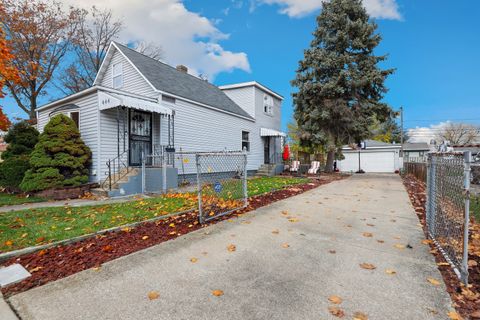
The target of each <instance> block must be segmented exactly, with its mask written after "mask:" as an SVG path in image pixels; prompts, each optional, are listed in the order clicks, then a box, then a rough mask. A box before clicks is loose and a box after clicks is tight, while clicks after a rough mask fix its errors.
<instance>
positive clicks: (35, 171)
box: [20, 114, 92, 192]
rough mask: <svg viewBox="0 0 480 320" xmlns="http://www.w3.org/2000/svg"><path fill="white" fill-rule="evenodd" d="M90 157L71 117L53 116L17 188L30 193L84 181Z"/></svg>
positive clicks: (86, 178)
mask: <svg viewBox="0 0 480 320" xmlns="http://www.w3.org/2000/svg"><path fill="white" fill-rule="evenodd" d="M91 157H92V153H91V152H90V149H89V148H88V146H86V145H85V143H84V142H83V140H82V139H81V138H80V132H79V131H78V129H77V127H76V125H75V123H74V122H73V120H72V119H70V118H69V117H67V116H65V115H63V114H59V115H56V116H54V117H53V118H51V119H50V121H49V122H48V124H47V125H46V126H45V128H44V129H43V133H42V134H41V135H40V139H39V141H38V143H37V145H36V146H35V149H34V150H33V152H32V155H31V157H30V167H31V168H30V169H29V170H28V171H27V172H26V174H25V177H24V178H23V181H22V183H21V184H20V187H21V188H22V190H24V191H26V192H31V191H40V190H45V189H49V188H57V187H66V186H79V185H81V184H84V183H87V182H88V168H89V167H90V164H91Z"/></svg>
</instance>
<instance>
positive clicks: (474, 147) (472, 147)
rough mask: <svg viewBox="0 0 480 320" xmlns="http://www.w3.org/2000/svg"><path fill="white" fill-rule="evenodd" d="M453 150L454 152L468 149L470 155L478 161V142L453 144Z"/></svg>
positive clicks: (479, 154)
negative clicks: (460, 144) (461, 144)
mask: <svg viewBox="0 0 480 320" xmlns="http://www.w3.org/2000/svg"><path fill="white" fill-rule="evenodd" d="M453 151H455V152H465V151H470V152H471V153H472V157H473V158H474V159H475V160H476V161H478V160H479V159H478V158H479V157H480V145H479V144H469V145H464V146H453Z"/></svg>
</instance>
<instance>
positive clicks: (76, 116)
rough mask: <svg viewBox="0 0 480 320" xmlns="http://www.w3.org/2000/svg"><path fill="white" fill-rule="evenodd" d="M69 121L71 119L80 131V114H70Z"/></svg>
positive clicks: (76, 112)
mask: <svg viewBox="0 0 480 320" xmlns="http://www.w3.org/2000/svg"><path fill="white" fill-rule="evenodd" d="M70 119H72V120H73V122H75V125H76V126H77V128H78V129H80V112H78V111H75V112H70Z"/></svg>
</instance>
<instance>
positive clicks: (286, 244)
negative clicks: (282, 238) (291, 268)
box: [282, 243, 290, 249]
mask: <svg viewBox="0 0 480 320" xmlns="http://www.w3.org/2000/svg"><path fill="white" fill-rule="evenodd" d="M282 248H285V249H287V248H290V245H289V244H288V243H284V244H282Z"/></svg>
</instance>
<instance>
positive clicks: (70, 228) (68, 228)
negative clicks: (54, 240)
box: [63, 227, 72, 231]
mask: <svg viewBox="0 0 480 320" xmlns="http://www.w3.org/2000/svg"><path fill="white" fill-rule="evenodd" d="M63 230H65V231H69V230H72V227H67V228H65V229H63Z"/></svg>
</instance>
